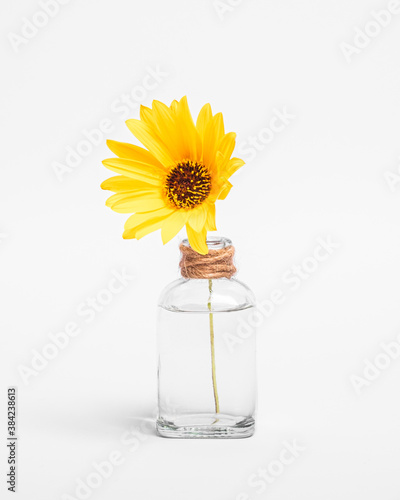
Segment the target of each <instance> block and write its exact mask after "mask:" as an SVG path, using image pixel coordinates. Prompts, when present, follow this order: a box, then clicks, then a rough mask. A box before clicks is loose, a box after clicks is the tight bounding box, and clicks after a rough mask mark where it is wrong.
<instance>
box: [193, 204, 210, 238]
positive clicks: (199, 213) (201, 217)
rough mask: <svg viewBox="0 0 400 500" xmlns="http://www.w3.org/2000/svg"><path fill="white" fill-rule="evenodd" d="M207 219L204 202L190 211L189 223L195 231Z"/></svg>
mask: <svg viewBox="0 0 400 500" xmlns="http://www.w3.org/2000/svg"><path fill="white" fill-rule="evenodd" d="M206 219H207V206H206V204H205V203H203V204H202V205H200V206H199V207H196V208H193V210H191V211H190V216H189V224H190V226H191V227H192V228H193V229H194V230H195V231H197V232H199V231H201V230H202V229H203V227H204V225H205V223H206Z"/></svg>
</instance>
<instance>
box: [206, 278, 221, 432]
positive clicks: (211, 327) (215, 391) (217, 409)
mask: <svg viewBox="0 0 400 500" xmlns="http://www.w3.org/2000/svg"><path fill="white" fill-rule="evenodd" d="M208 290H209V292H210V295H209V299H208V304H207V306H208V310H209V311H210V313H209V318H210V342H211V367H212V382H213V389H214V402H215V413H219V399H218V389H217V374H216V370H215V346H214V315H213V313H212V312H211V310H212V308H211V295H212V280H208ZM215 422H218V419H217V420H215ZM215 422H213V423H214V424H215Z"/></svg>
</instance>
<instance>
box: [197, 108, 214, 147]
mask: <svg viewBox="0 0 400 500" xmlns="http://www.w3.org/2000/svg"><path fill="white" fill-rule="evenodd" d="M211 118H212V111H211V106H210V104H205V105H204V106H203V107H202V108H201V110H200V113H199V116H198V117H197V122H196V128H197V131H198V133H199V135H200V137H201V138H202V139H203V136H204V132H205V130H206V127H207V125H208V123H209V121H210V120H211Z"/></svg>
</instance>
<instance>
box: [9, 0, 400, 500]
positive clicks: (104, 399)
mask: <svg viewBox="0 0 400 500" xmlns="http://www.w3.org/2000/svg"><path fill="white" fill-rule="evenodd" d="M230 1H231V4H234V3H236V5H235V6H234V7H233V6H230V4H229V2H228V0H226V1H225V11H224V8H223V2H222V5H221V4H220V13H219V14H218V12H217V8H216V5H215V2H214V3H213V0H196V1H194V0H170V1H168V2H167V1H162V0H159V1H147V2H144V1H141V2H139V1H137V0H136V1H131V2H129V1H127V0H114V1H112V2H111V1H106V0H96V1H95V0H86V1H79V0H71V1H70V2H69V3H67V4H65V5H62V6H61V7H60V8H59V11H58V12H57V13H56V15H55V16H54V17H53V18H51V19H50V20H48V21H47V24H46V23H45V24H46V25H45V26H43V27H42V28H40V29H38V31H37V33H36V34H34V36H32V38H30V39H28V41H27V42H26V43H22V42H21V44H18V46H17V47H15V42H14V47H13V44H12V42H11V38H12V37H11V38H10V33H14V34H15V35H19V36H21V32H22V28H23V26H24V25H25V24H26V21H24V18H27V19H28V20H29V21H32V19H33V18H35V20H36V21H38V22H39V23H40V22H41V21H42V22H43V17H41V18H40V15H39V16H38V15H37V13H38V12H40V11H42V10H43V9H42V7H41V6H40V5H39V3H38V2H36V1H28V0H20V1H19V2H13V1H11V0H8V1H5V0H4V1H3V2H2V5H1V8H0V14H1V15H0V18H1V41H0V51H1V60H2V79H1V84H0V85H1V97H0V99H1V118H2V125H1V138H2V151H1V156H2V158H1V182H0V203H1V211H0V235H1V237H0V276H1V283H0V287H1V288H0V292H1V315H0V328H1V353H2V354H1V368H2V378H1V382H2V390H1V399H2V404H1V408H3V409H2V413H1V421H0V423H1V425H2V427H1V429H0V435H1V436H3V438H2V442H1V446H2V447H3V450H2V455H1V456H2V465H1V470H2V471H5V470H6V463H5V460H6V453H5V448H6V440H5V437H6V421H5V418H4V416H5V409H6V408H5V403H6V388H7V386H10V385H16V386H18V388H19V439H20V441H19V449H18V452H19V469H18V472H19V481H18V493H17V495H16V496H17V498H20V499H21V500H22V499H23V500H25V499H26V500H55V499H61V498H68V497H63V495H70V497H72V498H79V497H78V496H77V494H76V487H77V484H78V483H77V481H78V479H80V480H86V478H87V476H88V475H89V474H91V473H93V471H94V469H93V465H92V463H93V462H96V463H99V462H101V461H104V460H107V459H108V457H109V455H110V453H112V452H113V451H119V452H120V453H121V456H122V460H123V464H121V465H118V466H116V467H115V470H114V472H113V473H112V475H111V477H109V478H107V479H105V480H104V481H103V483H102V484H101V486H99V487H98V488H97V489H94V490H92V491H91V492H89V494H90V498H93V499H98V500H103V499H114V498H118V499H121V500H127V499H131V498H138V499H140V500H158V499H160V498H164V499H166V500H187V499H188V498H190V499H192V500H200V499H201V500H203V499H204V498H207V499H209V500H217V499H218V500H248V499H260V500H261V499H266V498H268V499H269V500H283V499H285V500H288V499H293V500H314V499H315V500H317V499H318V500H320V499H321V498H323V499H324V500H339V499H340V500H354V499H355V498H357V499H358V498H363V499H364V500H376V499H378V498H379V499H380V500H398V499H399V498H400V475H399V473H398V472H399V466H400V458H399V453H398V451H399V446H400V420H399V419H400V404H399V389H400V383H399V375H400V362H399V360H394V359H393V360H391V362H390V363H389V366H388V367H387V368H383V369H379V371H378V372H375V379H374V380H370V381H368V380H367V379H364V380H365V385H364V386H363V387H362V388H361V389H360V390H359V391H356V389H355V387H354V383H352V376H355V375H356V376H359V377H364V375H363V370H364V369H365V366H366V365H365V360H369V361H370V362H374V359H375V358H376V357H377V356H378V359H380V361H381V364H385V360H386V361H387V360H388V359H390V358H388V357H387V356H386V357H385V356H384V357H382V356H381V357H380V358H379V354H380V353H383V352H384V351H383V350H382V346H381V343H382V342H384V343H386V344H387V343H389V342H391V341H395V340H396V336H397V335H398V334H399V333H400V318H399V315H398V307H399V306H398V304H399V278H400V262H399V248H400V225H399V209H400V183H399V184H397V182H396V181H397V180H398V179H397V178H396V177H395V175H397V172H398V167H399V161H400V160H399V155H400V145H399V124H400V91H399V89H400V69H399V56H400V49H399V42H400V30H399V27H400V14H397V15H393V16H392V19H391V21H390V22H389V23H388V26H386V27H385V28H382V29H381V30H380V33H378V34H377V36H376V37H375V38H369V39H366V41H365V38H364V45H365V47H364V48H360V49H359V50H358V53H356V54H353V56H352V57H350V61H348V60H346V57H345V55H344V53H343V50H342V49H341V44H342V43H343V42H346V43H349V44H353V45H354V42H353V39H354V36H355V34H356V28H357V27H358V28H362V29H364V27H365V25H366V24H367V23H369V22H370V21H373V19H374V17H373V15H372V13H371V12H372V11H373V10H375V11H380V10H382V9H386V8H387V6H388V3H389V2H388V1H386V0H351V1H349V0H335V1H333V0H330V1H328V0H325V1H324V2H322V1H316V0H300V1H299V0H297V1H295V0H280V1H279V2H278V1H275V2H271V1H268V2H266V1H261V0H243V1H242V2H240V1H238V0H236V2H233V0H230ZM222 11H223V12H222ZM35 16H36V17H35ZM45 21H46V19H45ZM375 27H376V25H375ZM370 29H371V30H372V31H373V30H374V26H373V25H370ZM359 38H361V39H362V37H361V36H360V37H359ZM358 43H359V44H360V43H362V41H361V42H360V40H358ZM348 59H349V58H348ZM148 68H152V69H153V70H155V69H156V68H158V71H161V73H162V74H163V75H164V76H163V77H162V78H160V79H161V80H162V81H160V82H159V83H158V84H157V85H155V88H154V89H153V90H146V91H145V93H144V94H145V95H143V92H142V96H141V98H139V99H138V102H140V103H143V104H146V105H149V104H151V101H152V100H153V99H158V100H161V101H163V102H168V103H169V102H170V101H172V100H173V99H179V98H181V97H182V96H183V95H187V96H188V99H189V104H190V106H191V109H192V111H193V114H195V115H197V113H198V111H199V109H200V107H201V106H202V105H203V104H204V103H206V102H210V103H211V104H212V107H213V111H214V112H218V111H222V112H223V113H224V118H225V125H226V129H227V130H228V131H230V130H232V131H235V132H237V134H238V145H239V146H240V147H241V148H242V151H243V147H244V148H245V149H246V148H247V149H248V147H249V137H251V136H253V137H254V136H257V135H258V134H259V133H261V134H264V133H265V134H267V132H265V130H264V131H263V129H265V128H267V127H269V123H270V120H271V118H272V117H273V116H274V113H275V112H274V109H275V110H283V109H285V108H286V110H287V112H288V113H289V114H291V115H294V116H295V118H293V119H292V120H291V121H290V123H288V124H287V126H285V127H284V129H283V130H282V131H281V132H279V133H276V134H275V135H274V137H273V139H272V140H271V141H270V142H269V143H268V144H263V143H259V144H261V146H262V147H260V150H259V151H257V153H256V154H255V155H253V154H250V153H249V152H247V153H246V154H243V155H242V156H243V158H244V159H245V160H250V161H248V163H247V165H246V166H245V167H243V169H242V171H241V173H238V174H237V175H236V176H235V177H234V178H233V179H232V181H233V183H234V188H233V189H232V191H231V194H230V195H229V197H228V198H227V200H226V201H224V202H219V203H218V204H217V225H218V229H219V234H221V235H225V236H228V237H230V238H231V239H232V240H233V242H234V244H235V245H236V249H237V264H238V266H239V268H240V273H239V278H240V279H241V280H243V281H245V282H246V283H248V284H249V285H250V287H251V288H252V289H253V290H254V292H255V293H256V295H257V297H258V299H259V300H260V301H261V300H266V299H268V297H269V296H270V294H271V292H272V291H273V290H274V289H281V290H282V291H283V293H284V296H285V302H284V303H283V304H282V305H279V306H278V307H276V309H275V311H274V313H273V314H272V315H271V316H270V318H269V319H268V320H266V321H264V322H263V324H262V325H261V327H260V329H259V334H258V370H259V409H258V416H257V432H256V434H255V436H254V437H252V438H251V439H247V440H233V441H216V440H208V441H191V440H167V439H161V438H159V437H157V436H155V435H154V433H153V431H152V422H153V418H154V415H155V405H156V344H155V317H154V312H155V306H156V302H157V297H158V295H159V292H160V290H161V289H162V288H163V287H164V286H165V285H166V284H167V283H168V282H170V281H171V280H173V279H175V278H176V277H177V276H178V274H177V269H178V258H179V253H178V243H179V237H178V238H176V239H175V240H174V241H172V242H171V243H169V244H168V245H167V246H165V247H163V246H162V243H161V238H160V235H159V234H158V233H154V234H152V235H150V236H148V237H146V238H144V239H143V240H141V241H139V242H138V241H135V240H129V241H124V240H123V239H122V231H123V224H124V221H125V219H126V217H125V216H124V215H121V214H116V213H113V212H112V211H111V210H110V209H108V208H106V207H105V205H104V202H105V200H106V198H107V195H108V193H106V192H104V191H101V189H100V188H99V184H100V183H101V181H102V180H104V179H106V178H107V177H109V176H110V172H108V171H107V170H106V169H105V168H104V167H103V166H102V165H101V160H102V159H104V158H107V157H110V156H113V155H112V154H111V153H110V152H109V151H108V150H107V148H106V146H105V139H106V138H110V139H114V140H120V141H126V142H129V141H131V142H135V139H134V138H133V137H132V136H131V134H130V133H129V131H128V129H127V128H126V127H125V125H124V121H125V119H126V117H125V116H124V115H123V113H122V112H121V111H116V110H115V107H116V106H118V103H119V102H120V99H121V98H122V96H123V94H130V93H131V91H132V90H134V91H135V89H136V92H139V93H140V89H139V90H138V86H139V87H142V88H143V82H144V81H145V79H146V75H148V73H149V69H148ZM153 82H154V80H153ZM128 115H129V117H130V118H137V117H138V108H137V107H136V108H135V109H131V110H130V112H129V114H128ZM104 119H108V120H110V122H111V124H112V126H113V130H112V131H110V132H109V133H107V134H104V137H103V138H102V141H101V144H100V145H98V146H96V147H92V151H91V152H90V153H89V154H88V155H87V156H86V157H85V158H83V159H82V161H81V162H80V164H79V165H77V166H76V167H75V168H73V169H71V171H69V172H67V173H65V175H62V176H61V177H62V179H61V181H60V177H59V176H58V177H57V175H56V173H55V170H54V164H55V162H59V163H61V164H64V165H65V164H66V163H65V160H66V153H67V151H66V148H67V147H70V148H72V149H74V150H76V148H77V145H78V144H79V143H80V142H81V141H83V140H84V139H85V137H84V135H83V132H82V131H83V130H84V129H87V130H92V129H94V128H98V126H99V123H100V121H102V120H104ZM250 140H251V139H250ZM237 155H238V156H239V153H238V152H237ZM250 156H254V158H250ZM388 172H391V173H392V177H390V174H388ZM328 236H330V238H331V239H332V241H334V242H335V243H336V244H337V245H338V248H336V249H335V250H334V251H333V252H332V254H331V255H330V256H329V258H327V259H326V260H325V261H323V262H321V263H319V264H318V266H316V269H315V271H314V272H313V273H309V276H308V279H302V280H301V283H300V286H299V287H298V288H297V289H296V290H292V289H291V287H290V286H289V285H288V284H287V283H285V282H284V281H283V279H282V277H283V275H284V274H285V273H286V272H287V271H288V270H289V271H290V269H291V268H292V266H293V265H296V264H301V263H302V262H303V261H304V259H306V258H308V257H310V256H312V255H313V252H314V249H315V248H316V246H317V245H318V242H317V240H318V238H327V237H328ZM124 269H125V271H126V272H127V273H128V274H129V275H130V276H131V277H132V279H131V280H130V281H129V283H128V285H127V286H126V287H124V289H123V290H122V291H121V293H119V294H117V295H115V296H113V300H112V302H111V303H110V304H109V305H107V306H105V307H104V309H103V310H102V311H99V312H96V313H95V314H94V317H91V318H92V320H91V321H88V322H86V321H85V319H87V320H88V319H89V317H88V316H86V317H84V316H79V315H78V314H77V311H78V307H79V306H80V305H81V304H82V302H85V301H87V299H88V298H89V297H96V295H97V294H99V293H101V291H102V290H103V289H104V288H106V287H107V285H108V283H109V280H110V279H111V278H112V273H113V272H121V271H122V270H124ZM81 307H82V306H81ZM84 307H85V306H84ZM70 322H76V323H77V324H78V326H79V328H80V334H79V335H78V336H76V337H75V338H73V339H71V341H70V343H69V345H68V346H67V347H66V348H65V349H63V350H61V351H60V352H59V353H58V355H56V357H55V358H54V359H53V360H51V361H49V362H48V364H47V365H46V366H45V367H44V369H43V370H42V371H40V372H39V371H38V372H37V374H36V376H31V377H29V380H28V383H27V384H24V381H23V379H22V377H21V375H20V373H19V369H18V367H20V368H21V366H22V365H23V366H26V367H30V366H31V362H32V358H33V356H34V354H33V351H34V350H36V351H38V352H41V351H42V349H43V348H44V347H45V346H46V344H47V343H48V342H49V334H50V333H53V334H54V333H57V332H60V331H62V330H64V328H65V327H66V325H67V324H68V323H70ZM386 364H388V363H386ZM370 378H372V377H370ZM132 430H133V431H134V432H137V433H138V434H137V435H136V438H134V439H132V443H131V444H130V445H129V446H128V445H127V444H124V443H123V442H122V441H121V437H122V436H123V435H124V433H126V432H132ZM130 437H131V438H132V437H133V434H132V435H131V436H130ZM135 439H136V441H135ZM293 440H297V443H299V445H301V446H302V448H303V450H302V451H301V453H299V456H298V457H297V458H296V459H295V460H294V461H293V463H292V464H290V465H286V466H284V467H283V470H282V471H281V473H280V474H279V475H277V477H275V479H274V480H273V482H271V483H270V484H266V488H265V489H264V488H263V487H262V486H260V485H259V487H254V486H251V485H250V483H249V480H250V482H251V478H252V477H254V476H253V475H254V474H258V470H259V469H260V468H261V469H267V468H268V465H270V464H271V462H272V463H274V462H273V461H274V460H276V459H278V458H279V455H280V452H281V450H282V449H283V447H284V442H289V443H290V442H292V441H293ZM275 466H276V463H275ZM272 470H273V469H272ZM2 474H3V475H2V479H1V484H0V496H1V498H6V497H7V498H8V497H10V498H11V497H12V493H9V492H7V489H6V488H7V486H6V479H5V475H4V472H3V473H2ZM271 477H272V476H271ZM261 484H264V486H265V483H261ZM261 490H262V491H261ZM88 497H89V495H88Z"/></svg>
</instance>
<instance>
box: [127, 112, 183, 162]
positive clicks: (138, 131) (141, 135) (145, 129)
mask: <svg viewBox="0 0 400 500" xmlns="http://www.w3.org/2000/svg"><path fill="white" fill-rule="evenodd" d="M126 124H127V126H128V128H129V130H130V131H131V132H132V134H133V135H134V136H135V137H136V138H137V139H138V140H139V141H140V142H141V143H142V144H143V146H145V147H146V148H147V149H148V150H149V151H150V152H151V153H152V154H153V155H154V156H155V157H156V158H157V160H158V161H159V162H160V163H161V164H162V165H164V166H165V167H169V166H171V165H173V163H174V161H173V158H172V157H171V155H170V153H169V151H168V147H167V146H166V145H165V144H164V143H163V142H162V141H161V140H160V139H159V138H158V137H157V135H156V134H155V133H154V131H153V128H151V127H150V126H149V125H148V124H147V123H145V122H142V121H140V120H136V119H130V120H127V121H126Z"/></svg>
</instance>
